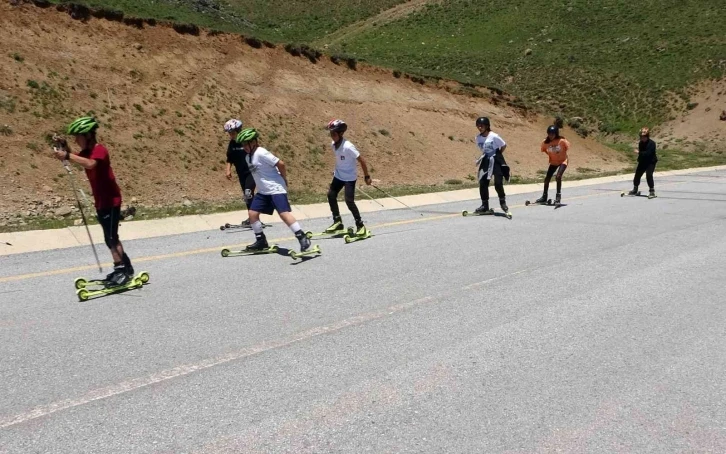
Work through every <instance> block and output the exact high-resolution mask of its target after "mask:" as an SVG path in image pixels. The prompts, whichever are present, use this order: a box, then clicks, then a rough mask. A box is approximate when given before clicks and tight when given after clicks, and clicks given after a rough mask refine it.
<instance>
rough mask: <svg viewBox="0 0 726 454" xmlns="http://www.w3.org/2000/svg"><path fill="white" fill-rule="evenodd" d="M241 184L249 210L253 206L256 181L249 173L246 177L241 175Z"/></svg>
mask: <svg viewBox="0 0 726 454" xmlns="http://www.w3.org/2000/svg"><path fill="white" fill-rule="evenodd" d="M239 182H240V184H241V185H242V194H243V195H244V199H245V204H246V205H247V209H248V210H249V209H250V205H252V199H253V198H254V197H255V179H254V178H253V177H252V174H251V173H248V174H247V175H245V176H242V175H240V179H239Z"/></svg>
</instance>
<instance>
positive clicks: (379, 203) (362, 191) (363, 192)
mask: <svg viewBox="0 0 726 454" xmlns="http://www.w3.org/2000/svg"><path fill="white" fill-rule="evenodd" d="M355 188H356V189H357V190H359V191H360V192H361V193H362V194H363V195H364V196H366V197H368V198H369V199H371V200H373V201H374V202H376V203H377V204H378V205H380V206H382V207H383V208H385V206H384V205H383V204H382V203H381V202H379V201H378V200H376V199H374V198H373V197H371V196H370V195H368V194H367V193H366V192H365V191H364V190H362V189H361V188H359V187H358V186H356V187H355Z"/></svg>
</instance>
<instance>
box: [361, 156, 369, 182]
mask: <svg viewBox="0 0 726 454" xmlns="http://www.w3.org/2000/svg"><path fill="white" fill-rule="evenodd" d="M358 162H360V166H361V168H362V169H363V178H364V180H365V182H366V184H368V185H369V184H371V175H370V174H369V173H368V165H367V164H366V160H365V159H363V156H358Z"/></svg>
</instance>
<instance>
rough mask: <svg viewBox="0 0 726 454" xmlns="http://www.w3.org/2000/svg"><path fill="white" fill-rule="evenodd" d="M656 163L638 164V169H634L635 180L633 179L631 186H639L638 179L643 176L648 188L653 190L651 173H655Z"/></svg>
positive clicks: (653, 184) (653, 182)
mask: <svg viewBox="0 0 726 454" xmlns="http://www.w3.org/2000/svg"><path fill="white" fill-rule="evenodd" d="M655 164H656V162H639V163H638V167H637V168H636V169H635V178H633V186H634V187H636V188H637V187H638V186H640V179H641V178H642V177H643V174H645V179H646V181H648V188H650V189H655V181H653V172H655Z"/></svg>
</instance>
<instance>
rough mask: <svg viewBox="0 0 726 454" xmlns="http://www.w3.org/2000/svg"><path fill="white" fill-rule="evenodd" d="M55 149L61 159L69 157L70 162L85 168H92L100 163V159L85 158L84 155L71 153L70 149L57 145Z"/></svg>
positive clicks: (56, 154)
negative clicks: (63, 148)
mask: <svg viewBox="0 0 726 454" xmlns="http://www.w3.org/2000/svg"><path fill="white" fill-rule="evenodd" d="M53 151H54V152H55V156H56V157H57V158H58V159H60V160H61V161H64V160H66V159H67V160H68V161H70V162H75V163H76V164H78V165H79V166H81V167H83V168H84V169H88V170H91V169H94V168H95V167H96V166H97V165H98V161H96V160H95V159H88V158H84V157H83V156H79V155H77V154H74V153H71V152H70V151H66V150H62V149H60V148H57V147H54V148H53Z"/></svg>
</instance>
